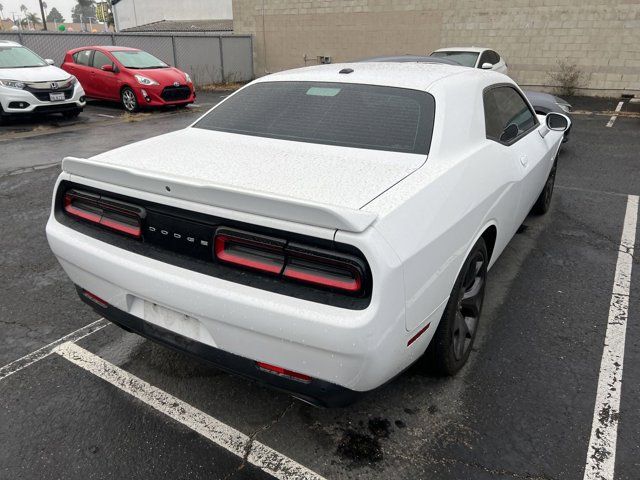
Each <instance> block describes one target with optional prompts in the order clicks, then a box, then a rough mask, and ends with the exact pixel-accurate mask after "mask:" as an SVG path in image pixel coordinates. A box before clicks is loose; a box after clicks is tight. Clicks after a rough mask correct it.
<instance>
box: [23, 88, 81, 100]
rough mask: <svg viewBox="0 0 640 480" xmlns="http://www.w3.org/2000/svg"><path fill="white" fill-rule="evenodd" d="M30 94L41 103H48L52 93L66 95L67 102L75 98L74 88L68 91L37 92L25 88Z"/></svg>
mask: <svg viewBox="0 0 640 480" xmlns="http://www.w3.org/2000/svg"><path fill="white" fill-rule="evenodd" d="M25 90H27V91H28V92H30V93H31V94H32V95H33V96H34V97H36V98H37V99H38V100H40V101H41V102H48V101H50V100H49V94H50V93H64V98H65V100H69V99H70V98H71V97H72V96H73V88H68V89H66V90H50V89H49V90H35V89H30V88H25Z"/></svg>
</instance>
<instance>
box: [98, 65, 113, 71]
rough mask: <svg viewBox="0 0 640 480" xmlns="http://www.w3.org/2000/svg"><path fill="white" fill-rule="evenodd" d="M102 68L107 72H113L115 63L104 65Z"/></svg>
mask: <svg viewBox="0 0 640 480" xmlns="http://www.w3.org/2000/svg"><path fill="white" fill-rule="evenodd" d="M100 69H101V70H103V71H105V72H113V65H102V67H100Z"/></svg>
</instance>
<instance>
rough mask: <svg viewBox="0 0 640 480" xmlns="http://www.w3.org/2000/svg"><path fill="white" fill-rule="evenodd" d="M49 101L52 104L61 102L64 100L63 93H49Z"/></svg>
mask: <svg viewBox="0 0 640 480" xmlns="http://www.w3.org/2000/svg"><path fill="white" fill-rule="evenodd" d="M49 100H51V101H52V102H59V101H61V100H64V93H50V94H49Z"/></svg>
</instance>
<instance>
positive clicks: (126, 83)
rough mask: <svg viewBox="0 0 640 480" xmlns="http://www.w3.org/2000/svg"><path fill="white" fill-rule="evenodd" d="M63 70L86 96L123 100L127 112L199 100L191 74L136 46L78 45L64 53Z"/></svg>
mask: <svg viewBox="0 0 640 480" xmlns="http://www.w3.org/2000/svg"><path fill="white" fill-rule="evenodd" d="M62 69H63V70H65V71H67V72H69V73H70V74H72V75H75V76H76V77H77V78H78V80H80V84H81V85H82V86H83V87H84V91H85V93H86V95H87V97H91V98H99V99H103V100H117V101H120V102H121V103H122V106H123V107H124V108H125V109H126V110H127V111H128V112H135V111H136V110H138V109H139V108H141V107H145V106H149V107H159V106H163V105H179V106H185V105H188V104H189V103H193V102H194V101H195V99H196V92H195V89H194V87H193V82H192V81H191V78H190V77H189V74H187V73H185V72H183V71H182V70H178V69H177V68H174V67H171V66H169V65H167V64H166V63H164V62H163V61H162V60H160V59H158V58H156V57H154V56H153V55H151V54H150V53H147V52H144V51H142V50H138V49H136V48H127V47H115V46H114V47H111V46H95V47H82V48H75V49H73V50H69V51H68V52H67V54H66V55H65V58H64V63H63V64H62Z"/></svg>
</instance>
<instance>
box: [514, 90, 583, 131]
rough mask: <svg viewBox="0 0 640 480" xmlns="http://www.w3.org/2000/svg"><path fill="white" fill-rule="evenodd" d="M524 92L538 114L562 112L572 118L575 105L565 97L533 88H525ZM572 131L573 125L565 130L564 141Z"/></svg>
mask: <svg viewBox="0 0 640 480" xmlns="http://www.w3.org/2000/svg"><path fill="white" fill-rule="evenodd" d="M524 94H525V95H526V96H527V98H528V99H529V101H530V102H531V105H532V106H533V108H534V109H535V111H536V113H537V114H538V115H547V114H548V113H550V112H555V113H562V114H564V115H566V116H567V117H569V119H571V115H569V114H570V113H571V110H572V109H573V107H572V106H571V104H570V103H569V102H567V101H566V100H565V99H563V98H560V97H556V96H555V95H551V94H550V93H544V92H533V91H531V90H525V91H524ZM570 132H571V126H569V128H568V129H567V130H566V131H565V132H564V139H563V142H567V141H568V140H569V133H570Z"/></svg>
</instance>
